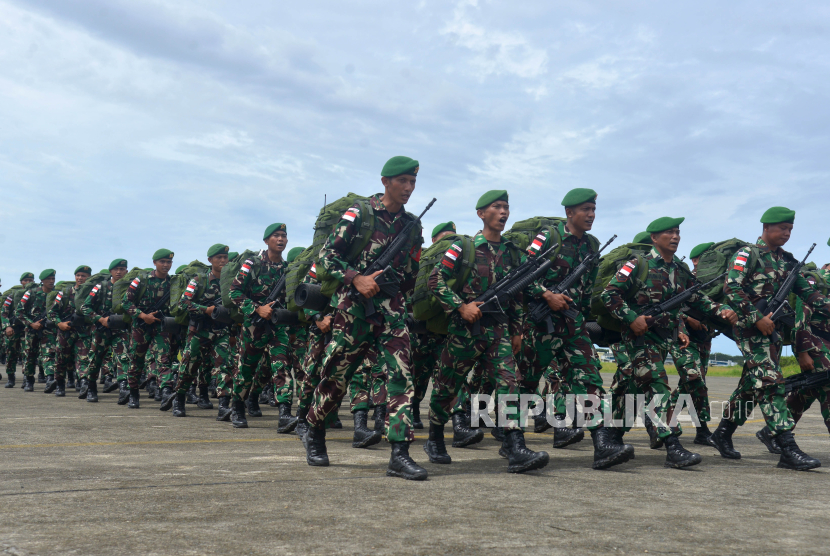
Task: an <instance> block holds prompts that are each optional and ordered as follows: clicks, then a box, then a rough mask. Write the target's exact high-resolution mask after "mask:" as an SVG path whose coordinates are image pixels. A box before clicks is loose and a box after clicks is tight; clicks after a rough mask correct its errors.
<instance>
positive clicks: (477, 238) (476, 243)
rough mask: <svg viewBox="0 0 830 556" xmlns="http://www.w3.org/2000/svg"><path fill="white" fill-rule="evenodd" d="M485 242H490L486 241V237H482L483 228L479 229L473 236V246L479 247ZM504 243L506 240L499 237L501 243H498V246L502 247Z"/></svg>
mask: <svg viewBox="0 0 830 556" xmlns="http://www.w3.org/2000/svg"><path fill="white" fill-rule="evenodd" d="M485 243H490V242H489V241H487V238H486V237H484V230H479V231H478V233H477V234H476V235H475V237H474V238H473V247H479V246H481V245H484V244H485ZM505 243H507V240H506V239H504V238H501V243H499V247H498V248H499V249H503V248H504V244H505Z"/></svg>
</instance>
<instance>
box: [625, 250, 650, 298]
mask: <svg viewBox="0 0 830 556" xmlns="http://www.w3.org/2000/svg"><path fill="white" fill-rule="evenodd" d="M634 258H635V259H637V275H636V276H635V277H634V282H633V285H634V286H636V287H634V288H629V289H628V293H626V295H625V300H626V301H629V300H631V299H634V296H635V295H637V293H638V292H639V291H640V290H641V289H643V286H644V285H645V283H646V278H648V261H646V258H645V257H644V256H642V255H641V254H640V253H634Z"/></svg>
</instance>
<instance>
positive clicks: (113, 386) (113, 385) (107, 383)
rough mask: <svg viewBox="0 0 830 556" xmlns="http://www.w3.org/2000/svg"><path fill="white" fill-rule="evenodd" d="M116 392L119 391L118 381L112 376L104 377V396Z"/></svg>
mask: <svg viewBox="0 0 830 556" xmlns="http://www.w3.org/2000/svg"><path fill="white" fill-rule="evenodd" d="M115 390H118V381H116V380H115V379H114V378H113V377H112V375H107V376H106V377H104V394H109V393H110V392H114V391H115Z"/></svg>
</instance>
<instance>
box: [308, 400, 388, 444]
mask: <svg viewBox="0 0 830 556" xmlns="http://www.w3.org/2000/svg"><path fill="white" fill-rule="evenodd" d="M368 420H369V412H368V411H367V410H365V409H359V410H357V411H355V412H354V437H353V438H352V448H368V447H369V446H374V445H375V444H377V443H378V442H380V441H381V440H382V439H383V435H382V434H381V433H380V432H378V431H373V430H369V427H368V426H367V424H366V423H367V422H368ZM297 426H299V425H297ZM306 426H307V425H306Z"/></svg>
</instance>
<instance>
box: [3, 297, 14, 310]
mask: <svg viewBox="0 0 830 556" xmlns="http://www.w3.org/2000/svg"><path fill="white" fill-rule="evenodd" d="M11 304H12V296H9V297H7V298H6V302H5V303H3V305H5V306H6V307H8V306H9V305H11Z"/></svg>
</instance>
